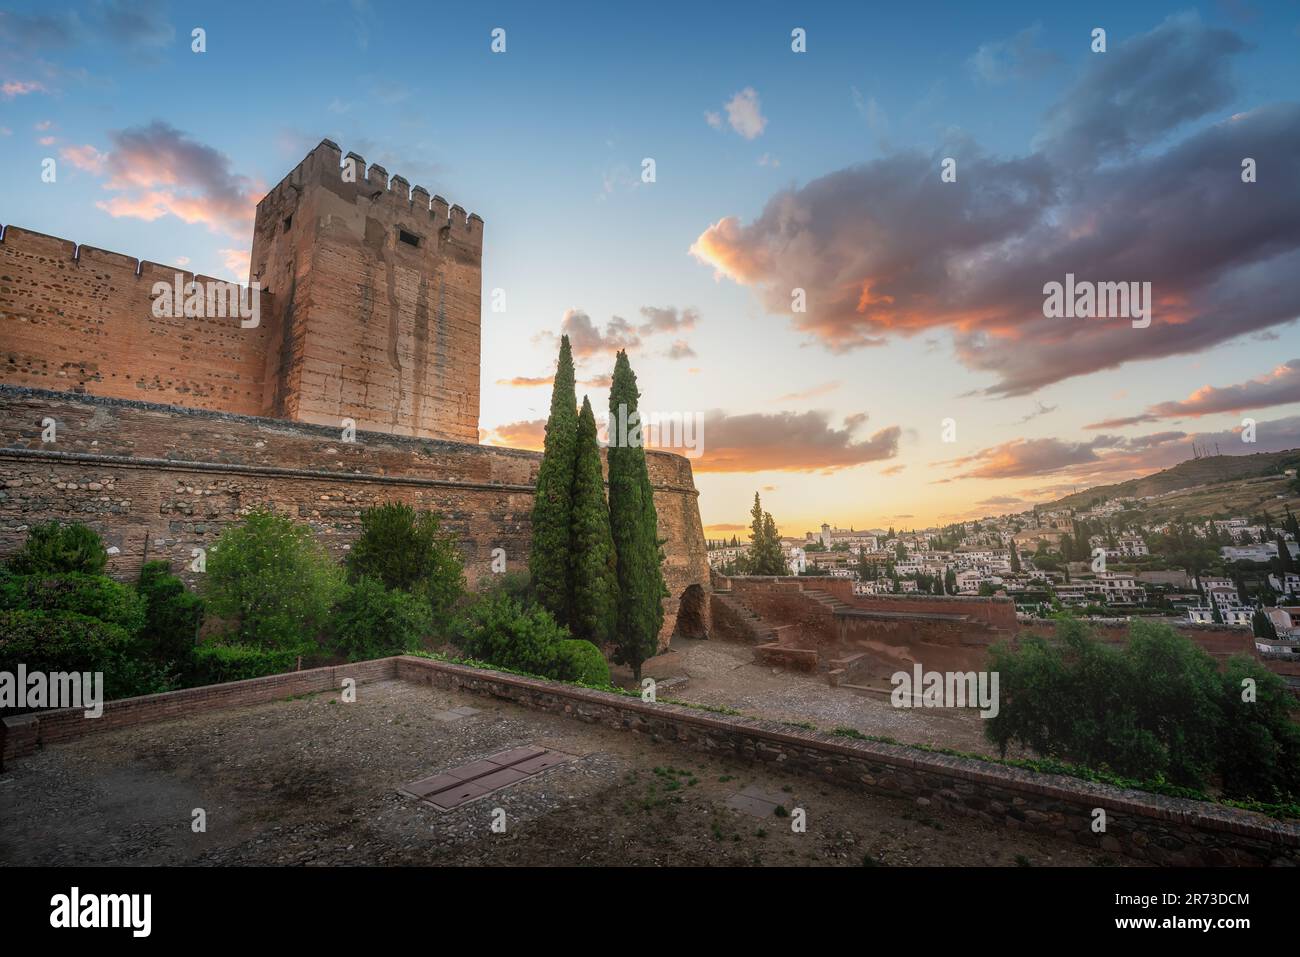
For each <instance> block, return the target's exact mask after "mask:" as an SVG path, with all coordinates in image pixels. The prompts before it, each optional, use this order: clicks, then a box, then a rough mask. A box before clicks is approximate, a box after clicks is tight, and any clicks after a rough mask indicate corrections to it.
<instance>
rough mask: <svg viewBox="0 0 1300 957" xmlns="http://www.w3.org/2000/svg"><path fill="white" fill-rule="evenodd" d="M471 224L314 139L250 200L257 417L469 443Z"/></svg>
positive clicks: (476, 226)
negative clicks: (259, 359) (261, 328)
mask: <svg viewBox="0 0 1300 957" xmlns="http://www.w3.org/2000/svg"><path fill="white" fill-rule="evenodd" d="M482 256H483V220H482V219H480V218H479V217H478V216H477V215H471V216H468V217H466V215H465V210H464V209H462V208H461V207H460V206H451V207H448V205H447V201H446V200H445V199H443V198H442V197H441V196H433V197H432V198H431V197H430V195H429V192H428V191H427V190H426V189H425V188H424V187H422V186H416V187H414V188H412V187H411V185H410V184H409V183H408V182H407V181H406V180H405V179H403V178H402V177H401V176H396V175H394V176H393V177H392V178H391V180H390V179H389V176H388V173H387V171H386V170H384V169H383V167H381V166H378V165H372V166H370V167H369V168H368V169H367V167H366V162H365V160H364V159H362V158H361V157H360V156H358V155H356V154H355V153H349V154H348V155H347V156H346V157H343V156H342V155H341V151H340V149H339V147H338V146H337V145H335V144H334V143H332V142H330V141H329V140H322V141H321V143H320V145H319V146H317V147H316V148H315V149H313V150H312V151H311V152H310V153H309V154H308V155H307V157H306V159H304V160H303V161H302V162H301V163H299V164H298V166H297V167H295V168H294V170H293V171H292V172H291V173H289V175H288V176H286V177H285V178H284V179H283V180H281V181H280V182H279V183H278V184H277V185H276V186H275V188H274V189H272V190H271V191H270V192H269V193H267V195H266V196H265V197H264V198H263V199H262V201H261V202H260V203H258V206H257V220H256V225H255V227H254V233H253V249H252V258H251V265H250V269H251V273H252V275H251V277H250V278H251V279H252V280H255V281H257V282H259V283H260V284H261V287H262V289H263V291H264V292H269V293H270V295H269V296H268V297H267V298H266V300H265V301H266V302H267V303H268V305H269V307H270V311H271V313H272V314H271V315H269V316H265V315H264V317H263V321H264V322H265V323H266V324H267V326H268V328H269V329H270V330H273V335H272V337H271V338H272V341H271V342H269V343H268V344H267V348H266V353H265V363H266V365H265V371H264V374H263V376H262V383H263V389H264V395H263V399H262V407H263V408H264V409H265V412H264V414H266V415H270V416H274V417H277V418H286V419H294V420H297V421H300V422H312V423H316V424H320V425H330V426H339V425H340V423H342V422H343V421H344V420H346V419H351V420H353V421H354V422H355V423H356V427H357V429H359V430H371V431H376V432H388V433H392V434H395V435H410V436H418V437H423V438H435V439H449V440H453V441H459V442H472V443H477V442H478V413H479V347H480V330H479V318H480V316H479V309H480V303H481V299H482V292H481V284H482Z"/></svg>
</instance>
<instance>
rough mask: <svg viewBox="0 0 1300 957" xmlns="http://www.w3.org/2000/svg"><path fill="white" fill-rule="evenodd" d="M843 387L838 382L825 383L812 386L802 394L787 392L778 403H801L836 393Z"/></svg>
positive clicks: (801, 392)
mask: <svg viewBox="0 0 1300 957" xmlns="http://www.w3.org/2000/svg"><path fill="white" fill-rule="evenodd" d="M841 385H842V383H841V382H839V381H838V380H837V381H835V382H823V383H822V384H821V385H814V386H810V387H809V388H807V389H804V390H802V391H800V392H787V393H786V394H785V395H783V396H781V397H780V398H779V399H777V400H776V401H778V402H800V401H802V400H804V399H815V398H817V397H818V396H822V395H826V394H827V393H830V392H834V391H835V390H836V389H838V388H839V387H840V386H841Z"/></svg>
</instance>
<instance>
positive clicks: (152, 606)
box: [136, 561, 203, 663]
mask: <svg viewBox="0 0 1300 957" xmlns="http://www.w3.org/2000/svg"><path fill="white" fill-rule="evenodd" d="M136 590H137V591H138V592H139V593H140V596H141V597H142V598H143V599H144V601H145V626H144V630H143V631H141V633H140V642H141V644H142V645H143V646H144V648H145V649H146V653H147V654H149V655H150V656H151V657H152V658H154V659H155V660H156V661H159V662H169V661H174V662H179V663H184V662H185V661H186V659H187V658H189V656H190V654H191V652H193V650H194V646H195V644H196V643H197V642H198V638H199V627H200V626H201V625H202V624H203V599H202V598H200V597H199V596H198V595H196V594H194V592H192V591H190V590H189V589H188V588H186V587H185V583H184V582H183V581H181V580H180V579H179V578H177V577H176V576H175V575H173V574H172V573H171V566H170V565H169V564H168V563H167V562H164V561H154V562H145V563H144V565H143V566H142V567H141V569H140V581H139V583H138V584H137V585H136Z"/></svg>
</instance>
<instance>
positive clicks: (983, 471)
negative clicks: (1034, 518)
mask: <svg viewBox="0 0 1300 957" xmlns="http://www.w3.org/2000/svg"><path fill="white" fill-rule="evenodd" d="M1113 444H1114V437H1113V436H1104V435H1103V436H1098V437H1097V438H1096V439H1093V440H1092V441H1091V442H1063V441H1062V440H1060V439H1054V438H1047V439H1014V440H1012V441H1010V442H1003V443H1002V444H1001V445H995V446H992V447H991V448H986V449H981V450H980V451H978V452H976V453H974V454H973V455H967V456H963V457H961V458H956V459H949V460H948V461H946V462H941V463H939V464H941V465H949V466H952V467H954V468H965V471H963V472H962V473H961V474H960V475H958V476H957V478H983V479H1001V478H1023V477H1025V476H1028V475H1050V474H1052V473H1053V472H1059V471H1061V470H1062V469H1065V468H1069V467H1071V466H1076V465H1081V464H1084V463H1094V462H1097V461H1099V458H1098V455H1097V450H1098V449H1100V448H1109V447H1113Z"/></svg>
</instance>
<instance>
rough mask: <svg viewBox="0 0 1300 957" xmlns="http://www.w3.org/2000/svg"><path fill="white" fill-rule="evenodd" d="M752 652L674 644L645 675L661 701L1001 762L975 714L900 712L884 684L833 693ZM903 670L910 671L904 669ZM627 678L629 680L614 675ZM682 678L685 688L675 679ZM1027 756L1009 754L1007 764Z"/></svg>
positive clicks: (723, 645) (818, 679) (686, 641)
mask: <svg viewBox="0 0 1300 957" xmlns="http://www.w3.org/2000/svg"><path fill="white" fill-rule="evenodd" d="M753 658H754V649H753V647H752V646H750V645H744V644H739V643H735V642H727V641H716V640H713V641H708V640H701V639H692V638H680V637H678V638H674V639H673V642H672V645H671V647H670V650H669V651H668V652H667V653H666V654H664V655H661V656H659V657H658V658H653V659H651V660H650V661H648V662H647V663H646V665H645V671H644V673H645V674H647V675H650V676H651V677H653V678H655V679H656V680H657V681H662V682H666V684H665V690H663V691H662V692H660V694H661V696H663V697H670V698H675V699H678V700H681V701H690V702H693V703H695V704H707V705H713V706H717V707H729V708H734V709H735V710H737V711H740V712H741V713H743V714H746V715H749V716H750V717H755V718H769V719H771V720H774V721H788V722H791V723H794V724H798V723H800V722H810V723H812V724H814V725H816V726H817V727H818V728H819V729H820V730H822V731H834V730H835V729H836V728H855V729H856V730H858V731H861V732H862V733H863V734H874V735H880V736H882V737H889V738H893V739H894V740H896V741H901V742H904V743H907V744H931V745H934V746H936V747H945V748H953V749H956V750H958V751H966V752H969V753H973V754H987V755H990V756H996V755H997V753H998V750H997V748H996V747H994V746H993V745H991V744H989V742H988V741H987V740H985V738H984V727H983V725H984V719H983V718H981V717H980V716H979V712H978V711H976V710H974V709H956V708H895V707H894V706H893V705H892V704H891V703H890V699H889V693H888V692H889V691H890V690H891V685H890V683H889V681H888V680H887V679H884V678H871V679H864V680H860V682H859V683H861V684H864V685H868V686H870V687H873V688H875V689H876V690H877V693H865V692H861V691H855V690H853V689H850V688H844V687H840V688H832V687H831V686H830V685H829V684H827V682H826V676H825V675H824V674H805V673H801V672H797V671H787V670H784V669H779V668H772V667H771V666H767V665H758V664H754V661H753ZM905 670H907V671H909V672H910V670H911V666H910V665H908V666H906V668H905ZM618 677H626V678H627V679H628V681H627V686H628V687H632V684H631V681H630V677H631V676H630V675H621V676H620V675H616V678H618ZM674 678H676V679H685V680H684V681H681V682H680V683H679V682H677V681H673V680H672V679H674ZM1020 756H1022V755H1021V754H1020V752H1018V751H1012V750H1009V751H1008V757H1020Z"/></svg>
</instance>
